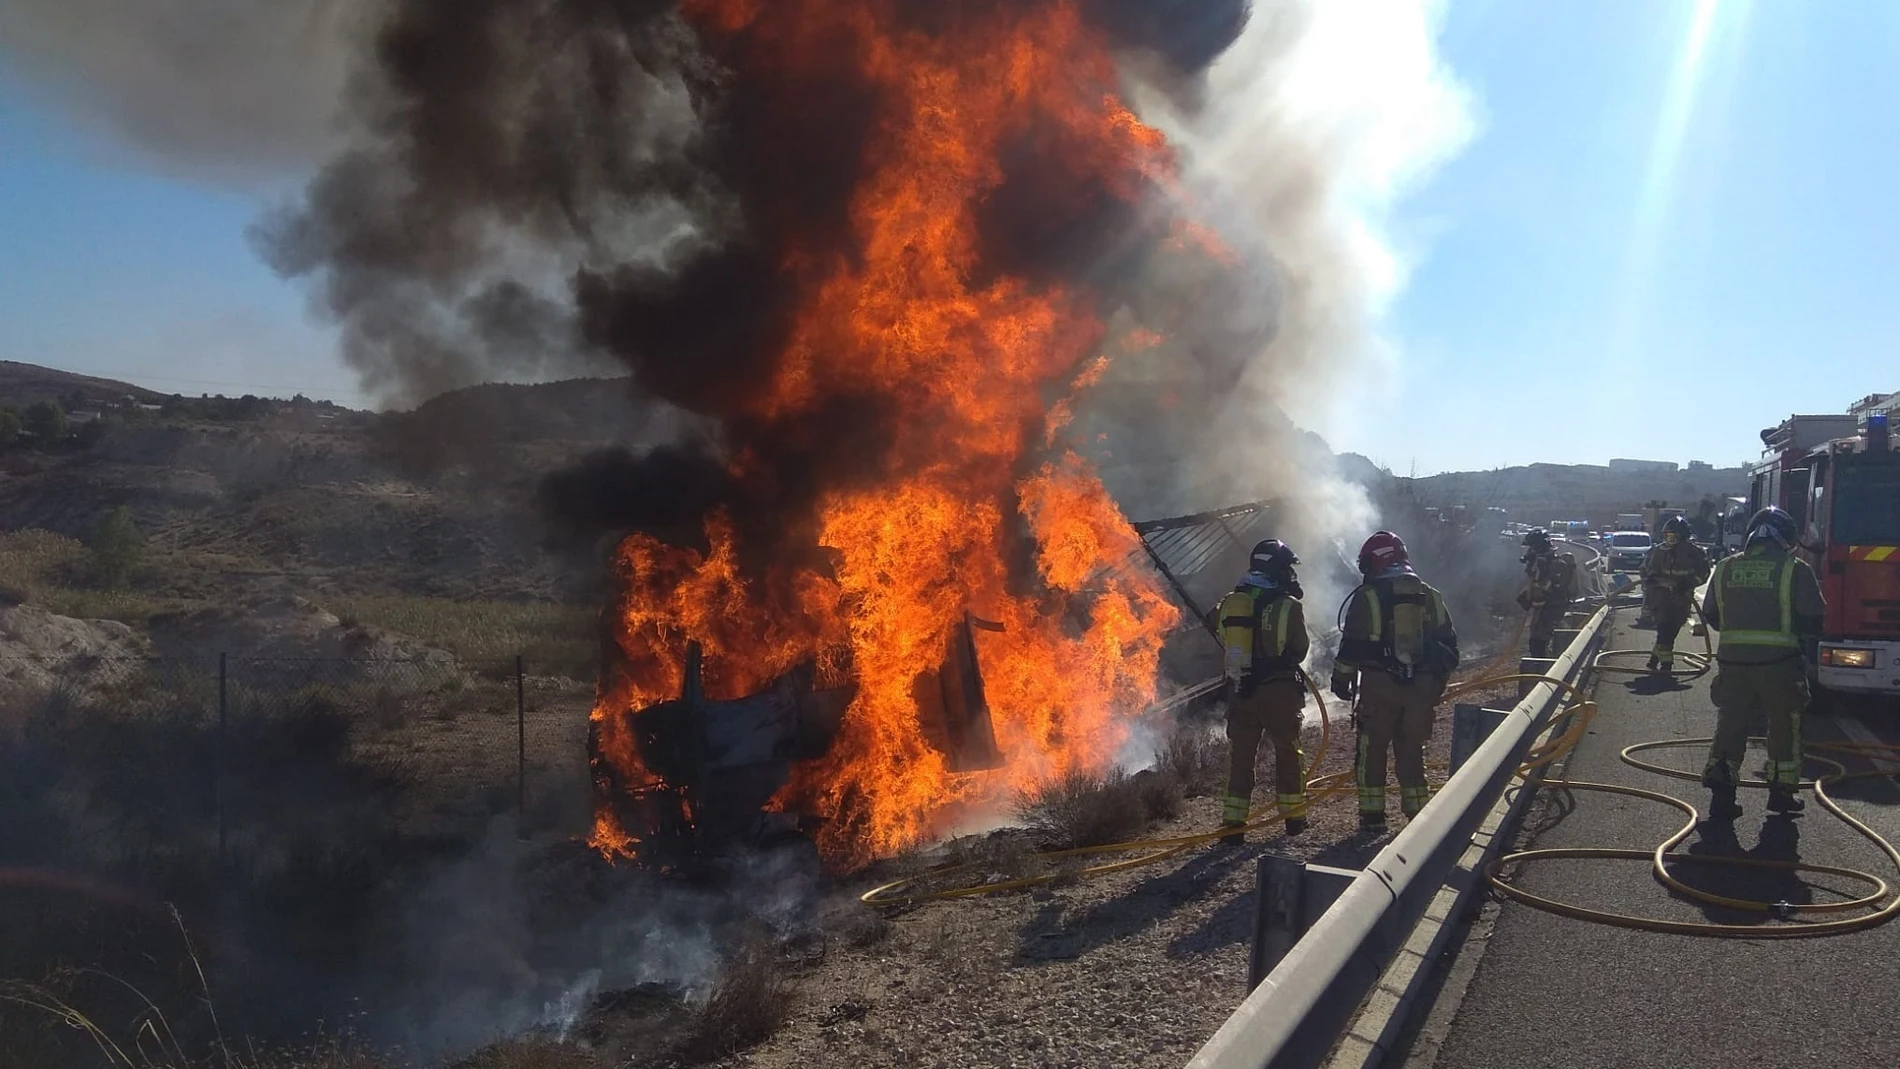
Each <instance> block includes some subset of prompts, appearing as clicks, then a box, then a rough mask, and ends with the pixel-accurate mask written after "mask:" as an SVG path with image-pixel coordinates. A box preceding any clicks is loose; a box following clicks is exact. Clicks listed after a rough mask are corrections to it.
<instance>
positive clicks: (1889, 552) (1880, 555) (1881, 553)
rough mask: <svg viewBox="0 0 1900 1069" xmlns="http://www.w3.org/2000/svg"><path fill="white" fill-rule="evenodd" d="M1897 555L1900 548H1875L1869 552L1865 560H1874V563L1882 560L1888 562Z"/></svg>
mask: <svg viewBox="0 0 1900 1069" xmlns="http://www.w3.org/2000/svg"><path fill="white" fill-rule="evenodd" d="M1895 553H1900V546H1875V547H1873V548H1872V549H1869V550H1868V551H1867V556H1866V558H1865V559H1867V560H1872V561H1881V560H1886V559H1887V558H1888V557H1891V556H1893V555H1894V554H1895Z"/></svg>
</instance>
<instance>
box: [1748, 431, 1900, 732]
mask: <svg viewBox="0 0 1900 1069" xmlns="http://www.w3.org/2000/svg"><path fill="white" fill-rule="evenodd" d="M1786 476H1787V479H1788V483H1789V485H1790V486H1791V487H1792V486H1799V487H1800V488H1801V493H1800V494H1799V497H1798V498H1796V497H1795V496H1794V495H1790V503H1794V504H1799V506H1800V507H1799V508H1798V509H1795V508H1790V509H1789V511H1790V512H1792V513H1794V515H1795V519H1796V521H1797V522H1798V523H1799V524H1800V526H1801V531H1802V535H1801V546H1800V549H1799V552H1800V554H1801V556H1802V558H1803V559H1805V560H1806V561H1807V562H1808V563H1809V565H1811V566H1812V567H1813V568H1814V571H1815V575H1816V576H1817V577H1818V578H1819V579H1820V581H1821V592H1822V594H1823V595H1824V596H1825V597H1826V599H1827V615H1826V618H1825V622H1824V623H1823V627H1822V637H1821V640H1820V641H1819V643H1817V648H1815V649H1813V650H1810V651H1809V654H1810V658H1809V664H1810V665H1811V666H1812V671H1813V672H1814V677H1815V682H1816V683H1818V684H1819V685H1820V686H1822V687H1823V688H1825V689H1827V690H1832V691H1838V692H1842V693H1850V694H1879V695H1891V696H1900V452H1896V451H1895V450H1894V442H1893V438H1892V436H1891V434H1890V433H1889V430H1888V426H1887V417H1886V415H1885V414H1880V413H1876V414H1874V415H1871V416H1869V417H1868V419H1867V426H1866V430H1865V432H1864V433H1861V434H1857V435H1854V436H1852V437H1843V438H1837V439H1834V440H1831V441H1828V442H1826V443H1824V444H1822V445H1820V446H1817V447H1815V448H1814V449H1812V450H1811V451H1809V452H1808V454H1807V455H1806V456H1805V457H1804V458H1802V463H1801V465H1800V467H1798V468H1791V469H1789V470H1788V472H1787V473H1786ZM1764 503H1766V504H1774V503H1775V502H1772V501H1770V502H1764ZM1783 507H1784V508H1787V507H1788V505H1785V504H1784V505H1783Z"/></svg>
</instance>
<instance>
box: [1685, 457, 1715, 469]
mask: <svg viewBox="0 0 1900 1069" xmlns="http://www.w3.org/2000/svg"><path fill="white" fill-rule="evenodd" d="M1689 470H1690V471H1714V470H1715V465H1713V464H1711V463H1709V462H1708V461H1706V460H1691V461H1690V462H1689Z"/></svg>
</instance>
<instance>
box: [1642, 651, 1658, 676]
mask: <svg viewBox="0 0 1900 1069" xmlns="http://www.w3.org/2000/svg"><path fill="white" fill-rule="evenodd" d="M1643 669H1644V671H1648V672H1654V671H1655V670H1656V655H1655V654H1653V653H1652V654H1650V655H1649V663H1648V664H1646V665H1644V666H1643Z"/></svg>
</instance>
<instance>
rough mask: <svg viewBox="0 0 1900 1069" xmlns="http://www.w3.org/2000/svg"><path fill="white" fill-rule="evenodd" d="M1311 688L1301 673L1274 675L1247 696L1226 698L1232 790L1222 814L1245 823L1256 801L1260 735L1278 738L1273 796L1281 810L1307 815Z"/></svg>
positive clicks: (1229, 784) (1293, 815) (1286, 814)
mask: <svg viewBox="0 0 1900 1069" xmlns="http://www.w3.org/2000/svg"><path fill="white" fill-rule="evenodd" d="M1305 703H1306V688H1305V687H1304V686H1302V685H1301V684H1300V682H1299V681H1298V680H1296V679H1272V680H1268V681H1267V682H1265V683H1262V684H1260V685H1259V686H1257V687H1255V688H1254V689H1253V692H1252V693H1250V694H1248V695H1247V696H1246V697H1244V698H1243V697H1239V696H1237V695H1234V694H1231V693H1230V694H1229V696H1228V699H1227V743H1228V770H1227V792H1226V795H1225V796H1224V797H1223V798H1222V799H1221V820H1222V821H1223V822H1225V823H1228V824H1244V823H1246V820H1247V813H1248V811H1249V810H1250V809H1251V808H1252V806H1253V786H1254V763H1255V762H1256V761H1257V760H1258V759H1259V753H1260V737H1261V736H1262V735H1265V736H1266V737H1267V738H1268V739H1269V740H1270V741H1271V742H1272V743H1273V789H1274V801H1275V802H1276V803H1277V804H1278V806H1279V810H1280V815H1281V816H1282V817H1286V818H1288V819H1291V820H1305V819H1306V768H1305V765H1306V755H1304V754H1302V753H1301V752H1300V707H1301V706H1302V705H1304V704H1305Z"/></svg>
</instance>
